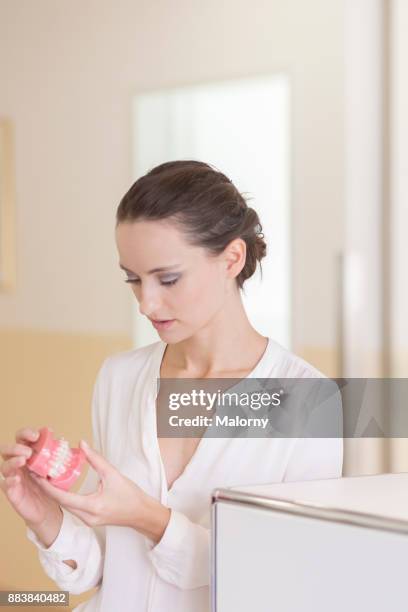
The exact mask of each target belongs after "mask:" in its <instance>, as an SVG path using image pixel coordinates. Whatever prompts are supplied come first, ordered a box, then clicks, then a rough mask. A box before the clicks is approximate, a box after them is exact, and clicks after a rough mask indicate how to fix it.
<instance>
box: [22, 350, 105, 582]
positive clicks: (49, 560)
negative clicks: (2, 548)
mask: <svg viewBox="0 0 408 612" xmlns="http://www.w3.org/2000/svg"><path fill="white" fill-rule="evenodd" d="M106 361H107V360H105V362H104V363H103V364H102V366H101V368H100V370H99V373H98V376H97V379H96V382H95V386H94V390H93V396H92V430H93V447H94V448H95V449H96V450H97V451H99V452H101V453H102V452H103V451H102V449H101V435H100V431H101V430H100V414H99V409H100V400H101V385H102V378H103V372H104V366H105V364H106ZM98 479H99V478H98V474H97V473H96V472H95V471H94V470H93V469H92V468H91V467H90V466H89V465H88V472H87V474H86V477H85V479H84V481H83V483H82V485H81V487H80V488H79V490H78V493H79V494H82V495H85V494H87V493H91V492H92V491H95V490H96V489H97V485H98ZM61 510H62V513H63V520H62V524H61V529H60V531H59V533H58V535H57V537H56V539H55V540H54V542H53V543H52V544H51V546H49V547H48V548H46V547H45V546H43V544H42V543H41V541H40V540H39V539H38V538H37V536H36V534H35V533H34V532H33V531H32V530H31V529H30V528H28V527H27V529H26V535H27V537H28V539H29V540H30V541H31V542H33V544H34V545H35V546H36V547H37V549H38V556H39V561H40V563H41V565H42V567H43V569H44V571H45V573H46V574H47V575H48V576H49V577H50V578H51V580H53V581H54V582H55V583H56V584H57V586H58V587H59V588H60V589H62V590H65V591H69V592H70V593H73V594H80V593H83V592H85V591H88V590H89V589H91V588H93V587H95V586H97V585H98V584H100V582H101V581H102V574H103V562H104V555H105V527H104V526H98V527H90V526H88V525H86V524H85V523H84V522H83V521H81V520H80V519H79V518H78V517H76V516H74V515H73V514H72V513H70V512H68V510H66V509H65V508H61ZM69 559H73V560H74V561H76V563H77V567H76V568H75V569H73V568H72V567H70V566H69V565H67V564H66V563H64V560H69Z"/></svg>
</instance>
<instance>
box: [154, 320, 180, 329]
mask: <svg viewBox="0 0 408 612" xmlns="http://www.w3.org/2000/svg"><path fill="white" fill-rule="evenodd" d="M150 320H151V322H152V325H153V327H155V328H156V329H168V328H169V327H170V326H171V325H172V324H173V323H174V321H175V320H176V319H168V320H167V321H155V320H154V319H150Z"/></svg>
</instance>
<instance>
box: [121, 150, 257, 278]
mask: <svg viewBox="0 0 408 612" xmlns="http://www.w3.org/2000/svg"><path fill="white" fill-rule="evenodd" d="M159 219H160V220H163V219H168V220H169V221H170V220H171V221H173V222H175V224H176V225H178V226H179V227H180V229H181V230H182V231H183V233H184V234H185V237H186V240H187V242H188V243H189V244H191V245H193V246H200V247H204V248H205V249H206V250H207V252H208V253H209V254H214V255H218V254H219V253H221V252H222V251H223V250H224V249H225V247H226V246H227V245H228V244H229V242H230V241H231V240H233V239H234V238H242V239H243V240H245V243H246V260H245V265H244V267H243V268H242V270H241V272H240V273H239V275H238V276H237V278H236V281H237V285H238V287H239V288H240V289H241V288H242V286H243V284H244V282H245V281H246V280H247V279H248V278H250V277H251V276H252V275H253V274H254V272H255V270H256V264H257V262H258V261H259V262H260V261H261V259H262V258H263V257H265V255H266V243H265V241H264V236H263V233H262V226H261V223H260V221H259V217H258V214H257V213H256V211H255V210H254V209H253V208H250V207H249V206H248V205H247V203H246V200H245V199H244V197H243V196H242V194H241V193H240V192H239V191H238V190H237V188H236V187H235V185H233V183H232V182H231V181H230V179H229V178H228V177H226V176H225V174H223V173H222V172H219V171H218V170H216V169H215V168H213V167H211V166H210V165H208V164H205V163H204V162H200V161H194V160H187V161H171V162H166V163H164V164H160V165H159V166H156V167H155V168H153V169H152V170H150V172H148V173H147V174H145V175H144V176H142V177H141V178H139V179H138V180H137V181H136V182H135V183H134V184H133V185H132V187H131V188H130V189H129V191H128V192H127V193H126V194H125V195H124V196H123V198H122V200H121V202H120V204H119V206H118V209H117V211H116V226H118V225H119V223H123V222H132V221H142V220H143V221H153V220H159ZM260 267H261V274H262V266H261V264H260Z"/></svg>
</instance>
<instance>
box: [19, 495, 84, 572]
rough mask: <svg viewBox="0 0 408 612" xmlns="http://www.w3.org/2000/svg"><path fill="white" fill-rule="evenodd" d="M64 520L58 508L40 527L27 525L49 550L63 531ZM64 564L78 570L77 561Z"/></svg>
mask: <svg viewBox="0 0 408 612" xmlns="http://www.w3.org/2000/svg"><path fill="white" fill-rule="evenodd" d="M62 520H63V513H62V510H61V507H58V510H57V512H55V513H53V514H50V516H48V517H47V518H46V519H45V520H44V521H43V522H42V523H40V524H39V525H33V524H31V523H26V525H27V527H29V529H31V531H33V532H34V533H35V535H36V536H37V538H38V539H39V540H40V542H41V543H42V544H43V546H45V547H46V548H49V547H50V546H51V545H52V544H53V542H55V540H56V538H57V536H58V534H59V532H60V530H61V525H62ZM64 563H66V564H67V565H69V566H70V567H72V569H76V567H77V564H76V561H74V560H73V559H67V560H64Z"/></svg>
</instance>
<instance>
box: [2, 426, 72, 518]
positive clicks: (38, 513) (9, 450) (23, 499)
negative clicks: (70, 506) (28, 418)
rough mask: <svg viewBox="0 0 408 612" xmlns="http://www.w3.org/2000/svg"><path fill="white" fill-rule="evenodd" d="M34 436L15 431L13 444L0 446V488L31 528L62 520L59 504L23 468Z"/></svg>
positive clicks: (22, 430) (24, 429)
mask: <svg viewBox="0 0 408 612" xmlns="http://www.w3.org/2000/svg"><path fill="white" fill-rule="evenodd" d="M38 436H39V432H38V431H36V430H34V429H30V428H23V429H19V430H18V431H17V433H16V443H15V444H0V455H1V457H2V458H3V459H4V461H3V463H2V464H1V467H0V471H1V473H2V474H3V476H4V480H0V487H1V489H2V490H3V492H4V494H5V496H6V497H7V499H8V501H9V503H10V504H11V506H12V507H13V508H14V510H15V511H16V512H17V513H18V514H19V515H20V516H21V518H22V519H23V520H24V521H25V523H26V525H27V526H29V527H32V528H35V527H36V526H40V525H41V524H42V523H44V521H45V519H46V518H50V516H61V517H62V511H61V508H60V506H59V504H58V503H57V502H56V501H55V500H53V499H51V498H50V497H48V496H47V495H46V494H45V493H44V492H43V490H42V489H41V487H39V486H38V484H37V482H36V480H35V477H33V476H32V475H31V474H32V472H31V471H30V470H29V469H28V468H27V466H26V460H27V459H28V457H30V456H31V452H32V449H31V447H30V446H29V443H30V442H35V441H36V440H37V439H38Z"/></svg>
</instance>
